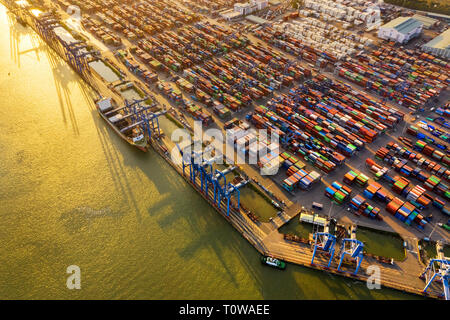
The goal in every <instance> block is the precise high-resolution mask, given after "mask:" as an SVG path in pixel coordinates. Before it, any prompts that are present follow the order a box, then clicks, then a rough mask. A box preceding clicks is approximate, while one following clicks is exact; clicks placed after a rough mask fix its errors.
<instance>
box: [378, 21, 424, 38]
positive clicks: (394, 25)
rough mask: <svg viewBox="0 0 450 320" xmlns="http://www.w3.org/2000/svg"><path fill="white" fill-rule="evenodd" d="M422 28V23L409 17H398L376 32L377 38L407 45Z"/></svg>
mask: <svg viewBox="0 0 450 320" xmlns="http://www.w3.org/2000/svg"><path fill="white" fill-rule="evenodd" d="M422 28H423V23H422V22H420V21H418V20H416V19H414V18H411V17H398V18H397V19H394V20H392V21H390V22H388V23H386V24H385V25H382V26H381V27H380V29H379V30H378V37H379V38H381V39H385V40H390V41H395V42H399V43H407V42H408V41H409V40H411V39H412V38H414V37H417V36H418V35H419V34H420V33H421V32H422Z"/></svg>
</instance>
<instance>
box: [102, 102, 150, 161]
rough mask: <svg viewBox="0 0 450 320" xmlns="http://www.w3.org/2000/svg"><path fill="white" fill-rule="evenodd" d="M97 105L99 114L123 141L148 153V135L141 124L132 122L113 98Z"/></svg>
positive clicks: (129, 115) (129, 116)
mask: <svg viewBox="0 0 450 320" xmlns="http://www.w3.org/2000/svg"><path fill="white" fill-rule="evenodd" d="M96 105H97V111H98V113H100V115H101V116H102V118H103V119H104V120H105V121H106V123H108V124H109V126H110V127H111V128H112V129H113V130H114V131H115V132H116V133H117V134H118V135H119V136H120V137H121V138H122V139H123V140H125V141H127V142H128V143H129V144H131V145H132V146H135V147H136V148H138V149H139V150H141V151H144V152H147V151H148V149H149V140H148V137H147V134H146V133H145V131H144V130H143V128H142V126H141V125H139V123H133V122H132V119H131V114H128V113H127V112H126V111H125V110H126V109H125V108H118V107H117V106H116V105H115V103H114V102H113V101H112V99H111V98H103V99H100V100H99V101H97V103H96Z"/></svg>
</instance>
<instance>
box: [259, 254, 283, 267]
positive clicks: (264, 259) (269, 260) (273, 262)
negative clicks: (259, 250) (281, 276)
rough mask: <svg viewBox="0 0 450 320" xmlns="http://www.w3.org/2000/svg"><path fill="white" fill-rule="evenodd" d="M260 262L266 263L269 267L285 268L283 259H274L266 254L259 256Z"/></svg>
mask: <svg viewBox="0 0 450 320" xmlns="http://www.w3.org/2000/svg"><path fill="white" fill-rule="evenodd" d="M261 263H262V264H266V265H268V266H271V267H275V268H278V269H281V270H284V269H286V263H285V262H284V261H281V260H278V259H275V258H272V257H268V256H263V257H261Z"/></svg>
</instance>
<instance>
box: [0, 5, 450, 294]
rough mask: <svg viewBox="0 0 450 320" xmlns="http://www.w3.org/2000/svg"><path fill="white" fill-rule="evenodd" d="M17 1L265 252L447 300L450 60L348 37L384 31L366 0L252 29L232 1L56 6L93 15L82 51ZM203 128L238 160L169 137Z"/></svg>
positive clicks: (125, 122)
mask: <svg viewBox="0 0 450 320" xmlns="http://www.w3.org/2000/svg"><path fill="white" fill-rule="evenodd" d="M4 2H5V4H6V5H7V7H8V8H10V10H13V11H14V13H15V14H16V15H17V16H18V17H23V19H24V20H25V21H26V23H28V24H29V25H30V26H32V27H33V29H35V30H36V32H37V33H38V34H39V35H40V36H41V37H42V38H43V39H44V40H45V41H46V42H48V43H49V44H50V45H51V46H52V48H54V50H55V51H56V52H57V53H58V54H60V55H61V56H62V57H63V58H64V59H66V61H67V62H68V63H69V64H70V66H71V67H72V68H73V69H74V70H75V71H76V72H77V73H78V74H80V75H81V76H82V78H83V79H84V81H85V82H86V83H87V84H88V85H89V86H90V87H92V89H93V90H94V91H95V92H96V93H97V95H98V97H97V99H96V101H95V102H96V105H97V109H98V112H99V113H100V115H101V117H102V118H103V119H104V120H106V122H107V123H108V124H109V125H110V127H111V128H112V129H113V130H114V131H115V134H118V135H119V136H120V137H122V138H123V139H124V140H127V141H128V142H129V144H131V145H132V146H137V147H138V149H140V150H143V151H147V150H149V149H150V148H151V149H152V150H154V151H155V152H154V154H156V153H157V154H159V155H160V156H161V157H162V159H164V160H166V161H167V162H168V163H169V165H170V166H171V168H172V169H173V171H174V172H176V173H178V174H179V175H180V176H181V177H183V179H184V180H185V181H186V183H187V184H188V185H190V186H191V187H192V188H193V189H194V190H195V192H196V193H198V194H200V195H201V197H202V198H204V200H205V201H206V202H207V203H209V204H210V205H211V206H212V207H213V208H214V209H215V210H216V211H218V212H219V214H220V215H221V216H222V217H223V218H224V219H226V221H227V222H229V223H230V224H231V225H232V226H233V227H234V228H235V229H236V230H237V231H238V232H239V233H240V234H241V235H242V236H243V237H244V238H245V239H247V240H248V242H249V243H250V244H252V246H253V247H254V248H255V249H256V250H257V251H258V252H259V253H260V254H261V255H263V256H265V257H272V258H274V259H275V258H276V259H279V260H280V261H283V262H284V261H285V262H289V263H292V264H297V265H301V266H305V267H308V268H313V269H317V270H322V271H323V272H329V273H331V274H335V275H341V276H343V277H347V278H351V279H357V280H362V281H365V280H367V278H368V275H367V274H366V272H365V271H366V270H367V268H368V266H370V265H371V264H377V265H378V266H380V268H381V269H382V272H383V279H382V281H381V283H382V285H383V286H385V287H389V288H394V289H397V290H400V291H405V292H409V293H414V294H418V295H423V296H430V297H433V298H445V299H450V297H448V296H447V293H446V292H448V288H447V289H444V290H443V289H442V285H441V284H439V283H432V284H431V285H430V283H429V281H428V280H429V279H431V278H430V277H428V275H427V272H429V270H430V268H431V267H430V266H429V265H428V260H429V259H433V258H434V257H429V259H428V260H427V261H422V260H421V259H420V249H419V241H420V240H422V239H424V238H426V239H432V240H433V241H440V242H444V243H449V242H450V235H449V233H448V231H447V230H446V229H445V228H437V227H438V226H439V224H441V225H442V224H443V223H445V222H446V221H447V220H448V218H449V215H450V206H449V204H448V202H449V201H450V189H449V183H450V169H449V165H450V153H449V150H450V149H449V145H448V136H449V130H448V128H449V126H448V121H447V120H448V117H449V114H450V112H449V110H450V109H449V105H448V98H449V97H450V94H449V90H448V84H449V83H450V78H449V69H450V63H449V61H444V60H441V59H439V58H436V57H434V56H431V55H430V54H428V53H423V52H420V51H419V50H414V49H411V48H405V47H400V46H398V45H393V44H386V43H382V42H380V41H377V40H373V36H372V35H371V34H370V33H365V32H363V31H361V32H360V33H357V32H356V31H355V30H353V31H348V30H345V29H347V28H343V25H344V24H348V23H353V24H354V25H360V24H363V25H369V24H370V23H371V20H370V19H371V17H372V15H371V11H368V10H369V9H368V8H369V4H367V3H366V2H364V1H356V0H355V1H337V2H332V1H325V0H322V1H319V2H317V1H305V3H304V8H301V9H300V10H299V11H298V12H299V14H297V11H295V10H294V11H295V14H292V10H291V9H289V10H286V12H285V13H286V15H285V16H284V18H283V19H279V20H278V21H273V22H271V23H269V24H265V25H264V26H261V27H258V28H256V29H254V31H251V32H247V31H244V30H243V29H239V28H236V29H237V30H236V29H233V24H234V22H223V21H221V20H220V19H216V18H215V17H216V16H217V14H218V12H220V11H223V10H228V9H230V8H232V5H233V4H234V2H233V1H232V2H229V1H228V2H223V1H214V2H212V1H201V0H185V1H181V0H180V1H178V0H163V1H136V2H135V1H116V0H89V1H85V2H81V1H74V0H64V1H55V3H54V4H52V5H51V7H52V8H53V9H54V10H57V11H58V12H59V14H60V15H61V16H62V18H65V17H66V16H67V14H66V13H65V12H64V10H66V9H67V7H68V6H69V5H78V6H80V8H82V9H83V15H82V19H81V24H82V26H83V28H84V31H83V34H84V35H85V36H86V39H84V38H83V40H81V41H79V42H76V43H75V44H74V42H72V40H70V41H69V40H68V39H67V37H66V38H64V37H62V36H58V35H57V33H56V31H55V29H54V28H53V27H52V23H58V22H54V21H58V18H57V16H53V15H50V14H49V15H44V16H45V17H44V16H42V15H41V16H40V18H37V17H34V16H32V15H31V13H30V12H31V11H30V9H31V8H32V9H36V8H39V9H40V10H42V11H43V12H44V11H45V10H46V9H49V7H47V6H46V5H45V4H44V5H43V4H42V3H40V4H39V2H45V1H30V2H31V3H32V5H29V6H28V7H26V6H25V7H22V6H19V5H17V3H16V2H15V1H4ZM277 8H278V7H277ZM281 11H283V10H281V9H280V13H281ZM53 20H54V21H53ZM333 20H336V21H334V22H338V23H339V24H340V25H334V24H330V22H331V21H333ZM50 22H51V23H50ZM341 24H342V25H341ZM49 26H50V27H49ZM65 27H67V26H65ZM67 28H68V27H67ZM69 29H70V28H69ZM97 41H98V42H99V43H97ZM100 43H101V44H102V46H99V44H100ZM103 46H104V47H103ZM74 48H75V49H74ZM419 118H420V119H419ZM194 121H199V122H200V123H201V126H202V128H203V129H204V130H207V129H208V128H213V129H218V131H220V132H222V133H224V132H225V130H227V131H226V132H227V139H224V141H223V145H224V146H231V147H232V150H233V157H234V159H233V162H234V163H228V164H227V165H219V164H218V165H216V164H214V166H213V162H214V161H215V160H217V159H219V158H220V160H224V159H225V156H224V155H219V156H218V155H216V154H215V155H214V157H212V156H209V157H207V154H208V152H207V150H208V147H209V146H206V145H205V144H203V145H202V148H201V149H200V150H195V152H194V151H191V147H192V145H191V144H190V143H187V144H186V145H183V144H182V143H181V142H175V141H173V140H172V139H171V136H172V133H173V132H174V131H175V130H176V129H179V128H183V129H186V130H187V132H188V133H189V134H188V135H189V136H193V135H194V130H193V128H194V127H195V125H194ZM160 126H161V127H160ZM257 130H265V131H266V132H267V134H268V135H272V137H276V138H277V140H278V141H277V142H276V143H274V142H272V141H269V140H268V138H267V137H265V136H263V135H261V133H260V132H261V131H257ZM229 133H231V134H230V135H228V134H229ZM230 137H231V138H230ZM144 142H145V143H144ZM143 143H144V145H143ZM174 154H176V157H177V158H178V160H180V161H179V163H177V161H175V160H174V159H175V158H174ZM227 156H228V154H227ZM251 158H254V159H256V161H255V162H254V163H248V162H249V159H251ZM236 159H239V160H241V161H242V160H243V161H244V164H242V162H239V163H237V162H236V161H234V160H236ZM225 160H229V159H228V158H226V159H225ZM198 161H200V162H198ZM321 241H322V244H321ZM327 241H330V242H329V243H328V242H327ZM325 242H326V243H328V245H327V246H325V245H324V243H325ZM331 243H332V244H331ZM349 244H350V246H351V249H347V247H346V246H347V245H349ZM330 245H331V247H330ZM335 246H336V248H335ZM339 247H340V248H341V250H339ZM335 249H336V250H335ZM346 255H347V256H346ZM445 259H447V258H445V256H444V257H440V260H443V261H444V262H442V263H443V265H445V263H447V262H445V261H448V260H445ZM392 264H395V268H391V267H390V265H392ZM427 267H428V268H427ZM449 268H450V267H449ZM441 272H442V271H441ZM421 275H424V276H423V277H425V279H426V281H424V280H423V277H422V278H419V276H421ZM444 287H445V286H444ZM445 290H447V291H445Z"/></svg>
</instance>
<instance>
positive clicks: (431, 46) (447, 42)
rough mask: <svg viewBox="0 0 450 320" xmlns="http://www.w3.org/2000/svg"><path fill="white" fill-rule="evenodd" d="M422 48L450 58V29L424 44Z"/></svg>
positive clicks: (433, 53)
mask: <svg viewBox="0 0 450 320" xmlns="http://www.w3.org/2000/svg"><path fill="white" fill-rule="evenodd" d="M422 49H423V51H425V52H428V53H430V54H432V55H435V56H440V57H443V58H450V29H447V31H445V32H443V33H441V34H440V35H438V36H437V37H436V38H434V39H433V40H431V41H430V42H428V43H426V44H424V45H423V47H422Z"/></svg>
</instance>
